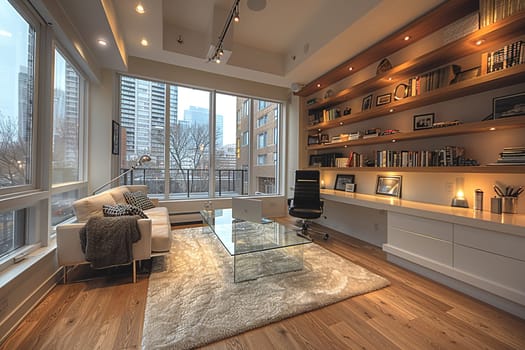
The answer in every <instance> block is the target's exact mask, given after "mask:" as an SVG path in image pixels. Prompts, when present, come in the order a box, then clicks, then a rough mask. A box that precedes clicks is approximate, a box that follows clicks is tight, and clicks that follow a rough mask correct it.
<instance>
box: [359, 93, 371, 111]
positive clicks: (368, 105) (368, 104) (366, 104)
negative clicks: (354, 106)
mask: <svg viewBox="0 0 525 350" xmlns="http://www.w3.org/2000/svg"><path fill="white" fill-rule="evenodd" d="M370 108H372V95H368V96H367V97H365V98H364V99H363V105H362V106H361V110H362V111H366V110H368V109H370Z"/></svg>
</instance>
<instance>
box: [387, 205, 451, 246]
mask: <svg viewBox="0 0 525 350" xmlns="http://www.w3.org/2000/svg"><path fill="white" fill-rule="evenodd" d="M388 226H389V227H390V226H392V227H397V228H399V229H401V230H404V231H408V232H414V233H419V234H422V235H425V236H430V237H434V238H437V239H441V240H445V241H450V242H451V241H452V237H453V225H452V224H451V223H448V222H444V221H438V220H431V219H424V218H420V217H417V216H412V215H405V214H398V213H391V212H389V213H388Z"/></svg>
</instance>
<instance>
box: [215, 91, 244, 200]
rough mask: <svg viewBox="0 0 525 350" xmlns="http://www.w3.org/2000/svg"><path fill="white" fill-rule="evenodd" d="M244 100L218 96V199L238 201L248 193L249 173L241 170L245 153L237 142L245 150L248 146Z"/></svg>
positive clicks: (216, 145)
mask: <svg viewBox="0 0 525 350" xmlns="http://www.w3.org/2000/svg"><path fill="white" fill-rule="evenodd" d="M244 100H245V99H240V98H238V97H237V96H233V95H226V94H219V93H217V95H216V99H215V101H216V116H215V125H216V131H215V135H217V136H216V138H215V195H216V196H218V197H221V196H226V197H232V196H233V197H235V196H239V195H243V194H244V195H245V194H247V193H248V188H247V187H246V186H245V184H246V181H247V180H248V171H247V170H246V169H243V168H242V166H241V162H242V160H241V153H242V152H241V151H240V149H237V148H236V140H237V139H242V143H241V145H242V146H247V145H248V143H249V132H248V130H244V131H243V130H241V129H240V128H241V127H242V125H244V124H246V125H247V122H248V119H247V118H246V116H245V115H244V112H245V111H246V108H245V107H243V108H238V107H240V106H243V104H244ZM237 116H239V117H238V118H237ZM243 148H246V149H247V147H243Z"/></svg>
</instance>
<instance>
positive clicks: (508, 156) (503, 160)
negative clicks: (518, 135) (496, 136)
mask: <svg viewBox="0 0 525 350" xmlns="http://www.w3.org/2000/svg"><path fill="white" fill-rule="evenodd" d="M496 163H497V164H498V165H502V164H511V165H525V147H505V148H504V149H503V152H501V153H500V154H499V158H498V161H497V162H496Z"/></svg>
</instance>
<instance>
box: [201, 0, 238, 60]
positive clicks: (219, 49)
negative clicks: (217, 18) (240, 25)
mask: <svg viewBox="0 0 525 350" xmlns="http://www.w3.org/2000/svg"><path fill="white" fill-rule="evenodd" d="M240 1H241V0H235V1H234V2H233V5H232V8H231V9H230V13H229V14H228V17H227V19H226V23H224V27H223V28H222V32H221V35H219V39H218V40H217V44H215V51H214V53H213V55H211V56H209V57H208V61H211V60H213V61H215V62H216V63H221V56H222V55H224V50H223V42H224V37H225V36H226V33H227V32H228V29H229V28H230V25H231V23H232V21H235V22H239V2H240Z"/></svg>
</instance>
